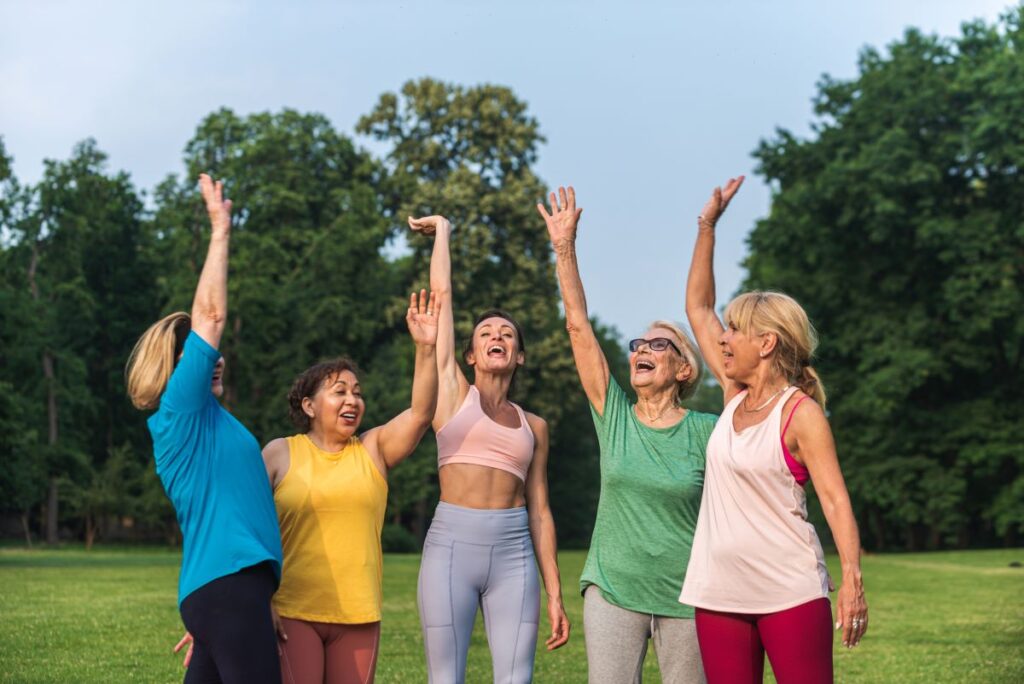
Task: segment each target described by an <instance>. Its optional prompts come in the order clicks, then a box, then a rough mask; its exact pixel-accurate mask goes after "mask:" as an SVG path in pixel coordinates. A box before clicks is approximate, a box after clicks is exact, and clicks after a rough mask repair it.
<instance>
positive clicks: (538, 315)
mask: <svg viewBox="0 0 1024 684" xmlns="http://www.w3.org/2000/svg"><path fill="white" fill-rule="evenodd" d="M359 131H360V132H362V133H364V134H367V135H370V136H372V137H373V138H375V139H377V140H379V141H380V142H381V143H382V144H385V145H387V146H388V147H390V149H391V152H390V153H389V154H388V155H387V156H385V157H384V158H383V159H378V158H375V157H373V156H372V155H370V154H369V153H368V152H366V151H364V150H360V149H358V148H357V147H356V146H355V145H354V143H353V142H352V140H351V139H350V138H349V137H347V136H346V135H344V134H342V133H340V132H338V131H337V130H335V129H334V128H333V127H332V125H331V124H330V122H329V121H328V120H327V119H326V118H324V117H322V116H320V115H316V114H302V113H299V112H295V111H289V110H285V111H282V112H281V113H278V114H255V115H252V116H248V117H240V116H238V115H236V114H235V113H233V112H231V111H229V110H221V111H218V112H215V113H213V114H211V115H209V116H208V117H206V119H204V120H203V121H202V122H201V123H200V125H199V127H198V129H197V131H196V134H195V136H194V137H193V138H192V140H190V141H189V142H188V144H187V145H186V146H185V168H184V171H183V173H182V174H181V175H180V176H175V175H172V176H169V177H168V178H167V179H166V180H165V181H163V182H162V183H161V184H160V185H159V186H158V187H157V188H156V190H155V192H154V193H153V195H152V198H151V204H150V205H149V206H147V204H146V203H145V202H144V200H143V197H142V195H141V194H140V192H139V191H138V190H137V189H136V188H134V187H133V186H132V184H131V182H130V180H129V178H128V176H127V175H126V174H123V173H111V172H109V171H108V169H107V168H106V163H105V157H104V155H103V153H102V152H101V151H100V150H99V149H98V148H97V146H96V144H95V143H94V142H92V141H87V142H84V143H82V144H80V145H79V146H78V147H76V149H75V150H74V153H73V155H72V157H71V158H70V159H68V160H66V161H60V162H53V161H49V162H46V168H45V172H44V174H43V178H42V180H41V181H40V182H39V183H38V184H36V185H32V186H22V185H20V184H19V183H18V182H17V180H16V179H15V178H14V177H13V176H12V174H11V170H10V164H9V159H8V157H7V156H6V153H4V154H3V155H2V156H0V159H2V160H3V162H2V163H3V167H2V172H3V175H2V179H3V189H2V195H0V196H2V207H3V209H2V211H3V243H2V244H3V250H2V252H0V255H2V257H0V258H2V260H3V261H2V264H3V282H2V290H0V297H2V311H3V322H2V326H0V327H2V331H3V332H2V336H3V338H2V344H3V349H4V354H3V356H4V360H3V366H2V369H0V402H2V403H0V431H2V434H3V439H4V455H5V463H4V467H3V468H2V469H0V505H2V507H3V509H4V511H6V512H7V513H8V517H9V518H10V517H11V515H16V516H17V517H18V518H19V519H20V521H21V525H22V532H23V534H24V535H25V538H26V540H29V539H31V537H32V535H34V534H42V536H43V537H44V538H46V539H47V540H50V541H55V540H57V539H58V537H59V536H68V535H72V536H75V537H82V538H85V539H86V541H87V542H91V541H92V540H93V539H94V538H96V537H97V535H100V536H103V534H104V533H108V536H117V537H119V538H124V537H126V536H127V537H129V538H139V539H144V538H153V537H157V538H166V539H169V540H172V541H173V540H174V538H175V535H176V533H177V531H176V528H175V525H174V515H173V511H172V510H171V508H170V506H169V505H168V503H167V502H166V499H165V497H164V495H163V492H162V490H161V488H160V485H159V482H158V481H157V479H156V477H155V473H154V471H153V465H152V457H151V449H150V440H149V436H148V433H147V431H146V428H145V423H144V418H145V416H144V415H142V414H140V413H139V412H137V411H135V410H133V409H132V407H131V406H130V404H129V403H128V401H127V399H126V398H125V396H124V383H123V377H122V373H123V367H124V363H125V360H126V358H127V355H128V353H129V351H130V350H131V347H132V345H133V343H134V341H135V340H136V339H137V337H138V336H139V335H140V334H141V332H142V331H143V330H144V329H145V328H146V327H147V326H148V325H149V324H150V323H151V322H153V321H155V320H156V319H157V318H159V317H160V316H162V315H164V314H166V313H168V312H170V311H174V310H186V311H187V310H188V309H189V308H190V304H191V299H192V294H193V292H194V288H195V284H196V280H197V278H198V274H199V270H200V268H201V266H202V261H203V256H204V254H205V252H206V240H207V236H208V234H209V228H208V226H207V219H206V216H205V213H204V211H203V208H202V205H201V202H200V200H199V198H198V194H197V192H196V186H195V178H196V177H197V174H198V173H199V172H201V171H210V172H212V173H213V174H215V175H216V177H218V178H224V179H225V180H226V183H227V185H226V188H227V194H228V196H230V197H231V198H232V199H233V200H234V203H235V207H236V211H235V214H236V216H235V219H234V220H235V226H234V228H233V238H232V245H231V248H232V254H231V274H230V281H229V287H230V314H229V321H228V325H227V331H226V334H225V337H224V340H223V342H222V344H221V350H222V352H223V354H224V357H225V360H226V363H227V370H226V375H225V395H224V402H225V404H226V405H227V406H228V407H229V408H230V410H231V411H232V412H233V413H234V414H235V415H236V416H238V418H239V419H240V420H241V421H242V422H243V423H244V424H246V425H247V426H248V427H249V428H250V429H251V430H252V431H253V432H254V433H255V434H256V435H257V437H258V438H259V439H260V440H262V441H264V442H265V441H268V440H270V439H272V438H274V437H277V436H281V435H286V434H291V432H293V428H292V427H291V426H290V425H289V423H288V421H287V411H286V403H285V393H286V391H287V389H288V387H289V386H290V384H291V381H292V379H293V378H294V376H295V375H297V374H298V373H299V372H300V371H302V370H303V369H304V368H305V367H307V366H308V365H310V364H312V363H314V362H315V361H317V360H319V359H322V358H325V357H331V356H337V355H341V354H344V355H348V356H351V357H352V358H354V359H355V360H356V362H357V363H358V364H359V365H360V367H361V368H362V371H363V374H362V380H363V385H364V387H365V391H366V397H367V415H366V419H365V423H364V424H365V425H366V426H372V425H374V424H377V423H379V422H380V421H383V420H387V419H389V418H390V417H391V416H393V415H395V414H397V413H398V412H400V411H401V410H403V409H404V408H406V407H407V406H408V402H409V392H410V380H411V375H412V366H411V362H412V356H411V352H412V344H411V343H410V342H409V339H408V333H407V332H406V331H405V324H404V313H405V307H406V306H407V301H408V293H409V292H410V291H411V290H413V289H417V288H419V287H422V286H426V284H427V264H428V255H429V248H430V245H429V244H427V242H426V241H423V240H422V238H418V237H411V238H410V243H411V244H410V247H411V253H409V254H406V255H404V256H397V257H394V256H393V257H391V258H389V257H388V256H387V255H388V254H392V255H393V254H395V253H396V252H397V250H395V249H388V246H389V244H390V241H392V240H394V239H395V238H396V237H397V236H398V235H400V234H405V233H407V232H408V230H407V228H405V225H404V224H405V216H406V215H409V214H415V215H422V214H431V213H444V214H446V215H447V216H448V217H449V218H450V219H451V221H452V223H453V225H454V226H456V232H455V235H454V237H453V252H454V254H453V257H454V263H455V274H454V297H455V302H456V303H457V310H456V312H455V313H456V325H457V332H458V333H459V334H460V335H462V336H468V335H469V332H470V329H471V328H470V326H471V323H472V317H473V316H474V315H475V313H476V312H479V311H480V310H483V309H485V308H489V307H492V306H501V307H503V308H506V309H508V310H510V311H513V312H515V314H516V315H517V316H518V317H519V318H520V320H521V321H522V323H523V325H524V326H525V332H526V339H527V364H526V369H525V373H523V374H522V375H523V377H522V382H520V383H519V384H520V392H519V395H518V396H519V398H520V400H521V401H522V402H523V403H524V404H525V405H526V406H527V407H528V408H530V409H531V410H533V411H536V412H537V413H539V414H541V415H543V416H545V417H546V418H547V419H548V420H549V421H550V423H551V425H552V434H553V443H552V454H553V457H552V459H551V493H552V497H553V501H554V504H553V506H554V508H555V511H556V514H557V515H558V519H559V523H560V527H561V534H562V536H563V538H564V539H565V541H566V543H567V544H573V545H576V546H584V545H586V544H587V543H588V542H589V530H590V524H591V521H592V518H593V512H594V509H595V506H596V501H597V492H598V486H597V483H598V472H597V446H596V439H595V437H594V435H593V429H592V427H591V425H590V416H589V412H588V410H587V407H586V403H585V399H584V397H583V395H582V393H581V392H579V391H577V385H578V382H577V380H576V376H575V368H574V366H573V364H572V354H571V351H570V349H569V346H568V340H567V338H566V335H565V332H564V323H563V320H562V318H561V314H560V312H559V305H558V292H557V286H556V283H555V280H554V277H553V267H552V260H551V255H550V249H549V246H548V241H547V235H546V232H545V230H544V226H543V223H542V222H541V221H540V220H539V219H538V217H537V216H536V210H535V209H534V205H535V203H536V202H537V200H538V199H540V198H542V197H543V196H544V194H545V190H546V188H545V186H544V184H543V183H542V182H541V180H540V179H538V178H537V177H536V175H535V174H534V173H533V170H532V166H533V164H534V162H535V160H536V155H537V147H538V144H539V143H540V142H541V141H542V138H541V137H540V134H539V132H538V123H537V121H536V120H535V119H533V118H532V117H531V116H530V115H529V114H528V112H527V110H526V106H525V105H524V104H523V103H522V102H520V101H519V100H517V99H516V98H515V97H514V95H513V94H512V93H511V92H510V91H509V90H508V89H506V88H500V87H492V86H481V87H475V88H461V87H456V86H451V85H446V84H443V83H439V82H436V81H432V80H421V81H418V82H410V83H408V84H407V85H406V86H405V87H404V88H403V90H402V93H401V94H400V95H396V94H391V93H388V94H385V95H384V96H382V97H381V98H380V101H379V103H378V104H377V106H376V107H375V108H374V110H373V111H372V112H371V113H370V114H368V115H367V116H366V117H364V118H363V119H362V120H361V121H360V123H359ZM601 331H602V333H601V334H602V335H603V338H604V340H605V341H606V342H607V346H608V353H609V355H610V358H612V359H614V362H615V363H616V364H617V365H618V366H619V367H620V368H621V367H622V366H623V364H624V352H623V350H622V349H621V348H620V346H619V344H618V342H617V341H616V340H615V339H614V335H611V334H610V333H609V332H608V331H607V330H605V329H604V328H602V329H601ZM435 471H436V459H435V446H434V441H433V439H432V438H431V437H428V438H427V439H425V440H424V443H423V445H422V446H421V447H420V449H419V452H418V453H417V454H415V455H414V456H413V457H412V458H411V459H409V460H408V461H406V462H405V463H403V464H402V466H401V467H400V468H398V469H396V470H395V471H394V473H393V474H392V476H391V493H390V497H389V509H388V519H389V522H390V523H392V525H394V527H392V528H390V529H389V531H388V542H389V545H392V546H396V547H401V546H403V545H404V546H406V547H409V546H414V545H415V540H416V537H417V536H418V535H419V534H421V533H422V531H423V526H424V522H425V518H426V516H427V515H428V514H429V511H430V510H431V509H432V506H433V502H434V500H436V496H437V488H436V474H435ZM403 529H404V530H406V531H407V532H406V533H403V532H402V530H403Z"/></svg>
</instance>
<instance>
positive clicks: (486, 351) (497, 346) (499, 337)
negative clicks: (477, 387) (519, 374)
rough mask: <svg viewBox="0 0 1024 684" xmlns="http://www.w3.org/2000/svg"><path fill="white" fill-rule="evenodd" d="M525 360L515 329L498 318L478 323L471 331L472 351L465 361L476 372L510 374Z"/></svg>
mask: <svg viewBox="0 0 1024 684" xmlns="http://www.w3.org/2000/svg"><path fill="white" fill-rule="evenodd" d="M524 360H525V358H524V355H523V352H522V351H521V350H520V349H519V336H518V335H517V334H516V329H515V327H514V326H513V325H512V324H511V323H510V322H509V321H507V320H505V319H504V318H501V317H500V316H492V317H490V318H485V319H484V320H482V321H480V322H479V323H478V324H477V326H476V329H475V330H473V350H472V352H471V353H470V354H469V355H468V356H467V358H466V361H467V362H468V363H469V365H471V366H473V368H474V370H476V371H477V372H480V371H484V372H487V373H495V374H505V373H512V372H514V371H515V369H516V368H517V367H518V366H521V365H523V361H524Z"/></svg>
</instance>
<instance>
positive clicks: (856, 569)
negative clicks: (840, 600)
mask: <svg viewBox="0 0 1024 684" xmlns="http://www.w3.org/2000/svg"><path fill="white" fill-rule="evenodd" d="M822 511H823V512H824V513H825V519H826V520H827V521H828V525H829V528H830V529H831V530H832V539H833V541H834V542H835V545H836V551H837V552H838V553H839V564H840V566H841V567H842V573H843V582H844V583H845V582H849V581H852V582H854V583H855V584H856V585H858V586H860V584H861V572H860V532H859V531H858V529H857V520H856V519H855V518H854V516H853V508H852V506H851V505H850V499H849V497H848V496H841V495H836V496H835V497H830V498H823V500H822Z"/></svg>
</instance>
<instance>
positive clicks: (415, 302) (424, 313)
mask: <svg viewBox="0 0 1024 684" xmlns="http://www.w3.org/2000/svg"><path fill="white" fill-rule="evenodd" d="M440 308H441V301H440V300H439V299H438V298H437V294H436V293H434V292H431V293H430V297H429V298H428V297H427V291H426V290H420V294H419V298H418V299H417V297H416V293H415V292H413V293H412V294H410V295H409V310H408V312H406V314H405V322H406V324H408V326H409V335H410V336H412V341H413V342H415V343H416V344H420V345H434V344H437V318H438V317H437V312H438V310H440Z"/></svg>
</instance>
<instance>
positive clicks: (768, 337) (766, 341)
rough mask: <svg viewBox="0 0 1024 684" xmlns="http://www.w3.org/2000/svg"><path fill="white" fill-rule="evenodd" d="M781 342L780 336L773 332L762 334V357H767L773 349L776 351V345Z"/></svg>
mask: <svg viewBox="0 0 1024 684" xmlns="http://www.w3.org/2000/svg"><path fill="white" fill-rule="evenodd" d="M778 343H779V336H778V335H776V334H775V333H773V332H769V333H765V334H764V335H762V336H761V351H760V354H761V358H762V359H763V358H765V357H767V356H768V355H769V354H771V353H772V352H773V351H775V347H776V345H777V344H778Z"/></svg>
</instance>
